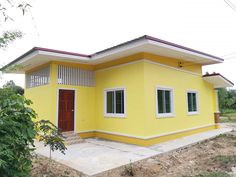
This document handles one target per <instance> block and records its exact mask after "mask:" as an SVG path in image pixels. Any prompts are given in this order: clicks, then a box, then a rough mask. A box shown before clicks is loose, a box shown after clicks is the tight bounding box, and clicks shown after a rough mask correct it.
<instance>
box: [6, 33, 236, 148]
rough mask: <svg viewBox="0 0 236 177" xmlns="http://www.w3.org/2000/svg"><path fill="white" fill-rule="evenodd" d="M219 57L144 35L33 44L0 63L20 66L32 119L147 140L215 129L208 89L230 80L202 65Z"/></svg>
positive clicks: (213, 99)
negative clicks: (74, 45) (91, 47)
mask: <svg viewBox="0 0 236 177" xmlns="http://www.w3.org/2000/svg"><path fill="white" fill-rule="evenodd" d="M222 62H223V59H221V58H219V57H216V56H213V55H209V54H206V53H203V52H200V51H197V50H193V49H190V48H187V47H184V46H180V45H177V44H174V43H171V42H167V41H164V40H160V39H157V38H154V37H151V36H146V35H145V36H142V37H140V38H137V39H134V40H131V41H128V42H125V43H122V44H119V45H117V46H114V47H111V48H108V49H105V50H103V51H100V52H97V53H94V54H92V55H82V54H78V53H71V52H65V51H59V50H52V49H46V48H39V47H35V48H33V49H31V50H30V51H28V52H27V53H25V54H23V55H22V56H20V57H19V58H17V59H16V60H14V61H13V62H11V63H9V64H8V65H6V66H5V67H3V68H2V70H5V71H6V72H7V70H8V68H9V67H11V66H12V65H15V64H16V65H20V66H21V67H19V68H18V69H17V71H16V70H14V71H10V72H15V73H25V96H26V97H27V98H29V99H31V100H32V101H33V105H32V107H33V109H34V110H35V111H36V112H37V113H38V118H39V119H48V120H50V121H51V122H53V123H54V124H56V125H57V126H58V127H59V128H60V129H61V130H62V131H64V132H66V131H74V132H75V133H78V134H79V135H80V136H81V137H83V138H86V137H100V138H105V139H110V140H115V141H120V142H126V143H131V144H137V145H143V146H148V145H152V144H155V143H159V142H163V141H166V140H170V139H175V138H178V137H182V136H187V135H191V134H194V133H198V132H203V131H207V130H212V129H216V128H218V124H217V121H215V120H217V116H218V111H219V110H218V103H217V93H216V90H215V89H216V88H222V87H230V86H233V83H232V82H230V81H229V80H227V79H226V78H224V77H223V76H222V75H220V74H216V73H214V74H207V75H204V76H203V75H202V66H204V65H209V64H215V63H222ZM214 115H215V116H214Z"/></svg>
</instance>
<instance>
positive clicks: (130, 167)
mask: <svg viewBox="0 0 236 177" xmlns="http://www.w3.org/2000/svg"><path fill="white" fill-rule="evenodd" d="M124 168H125V169H124V171H123V173H122V175H123V176H134V168H133V165H132V163H131V162H130V163H129V164H128V165H126V166H125V167H124Z"/></svg>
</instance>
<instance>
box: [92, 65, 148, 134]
mask: <svg viewBox="0 0 236 177" xmlns="http://www.w3.org/2000/svg"><path fill="white" fill-rule="evenodd" d="M143 71H144V63H143V62H137V63H133V64H128V65H123V66H121V67H115V68H110V69H105V70H100V71H96V94H95V95H96V110H95V111H96V115H97V116H96V118H95V119H96V124H97V129H98V130H103V131H109V132H116V133H125V134H130V135H143V133H144V132H145V130H144V126H143V121H144V117H145V115H144V109H143V108H144V106H145V105H144V94H143V93H144V85H143V83H144V77H143V76H144V75H143ZM117 87H124V88H125V94H126V117H125V118H115V117H104V89H108V88H117Z"/></svg>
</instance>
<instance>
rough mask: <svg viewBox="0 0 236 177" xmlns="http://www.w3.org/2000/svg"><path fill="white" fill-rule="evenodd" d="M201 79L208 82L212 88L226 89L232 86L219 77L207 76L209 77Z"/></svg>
mask: <svg viewBox="0 0 236 177" xmlns="http://www.w3.org/2000/svg"><path fill="white" fill-rule="evenodd" d="M203 79H204V80H205V81H206V82H209V83H210V84H212V85H213V86H214V88H226V87H233V86H234V84H233V83H231V82H230V81H229V80H227V79H226V78H224V77H223V76H221V75H209V76H203Z"/></svg>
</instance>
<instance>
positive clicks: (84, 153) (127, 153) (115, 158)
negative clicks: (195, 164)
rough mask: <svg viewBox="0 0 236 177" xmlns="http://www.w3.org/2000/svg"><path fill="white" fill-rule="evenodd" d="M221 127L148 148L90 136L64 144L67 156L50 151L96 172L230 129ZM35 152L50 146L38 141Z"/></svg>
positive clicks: (59, 158)
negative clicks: (83, 139)
mask: <svg viewBox="0 0 236 177" xmlns="http://www.w3.org/2000/svg"><path fill="white" fill-rule="evenodd" d="M231 130H232V129H231V128H230V127H223V128H220V129H217V130H212V131H208V132H204V133H200V134H195V135H191V136H187V137H184V138H179V139H176V140H173V141H168V142H165V143H160V144H157V145H154V146H150V147H140V146H136V145H129V144H124V143H117V142H113V141H106V140H102V139H96V138H89V139H86V141H85V142H84V143H80V144H75V145H70V146H67V148H68V150H67V151H66V155H63V154H61V153H59V152H53V153H52V158H53V159H54V160H55V161H58V162H60V163H62V164H65V165H67V166H69V167H71V168H74V169H76V170H78V171H81V172H83V173H85V174H87V175H95V174H98V173H101V172H104V171H107V170H110V169H113V168H116V167H119V166H122V165H126V164H128V163H130V162H134V161H138V160H142V159H145V158H148V157H151V156H155V155H158V154H161V153H165V152H168V151H171V150H175V149H178V148H181V147H184V146H187V145H190V144H193V143H197V142H199V141H202V140H205V139H208V138H212V137H215V136H217V135H219V134H223V133H226V132H229V131H231ZM36 147H37V150H36V153H38V154H40V155H43V156H47V157H48V154H49V149H48V148H45V147H44V146H43V145H42V144H41V143H36Z"/></svg>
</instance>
